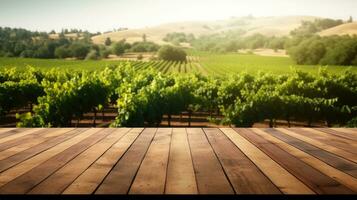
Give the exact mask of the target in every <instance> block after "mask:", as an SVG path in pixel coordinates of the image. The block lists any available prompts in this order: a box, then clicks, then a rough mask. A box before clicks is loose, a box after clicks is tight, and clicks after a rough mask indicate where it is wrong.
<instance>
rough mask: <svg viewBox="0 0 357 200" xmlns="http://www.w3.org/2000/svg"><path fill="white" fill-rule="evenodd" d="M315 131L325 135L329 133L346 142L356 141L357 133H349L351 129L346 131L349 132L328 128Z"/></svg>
mask: <svg viewBox="0 0 357 200" xmlns="http://www.w3.org/2000/svg"><path fill="white" fill-rule="evenodd" d="M316 130H319V131H323V132H325V133H329V134H332V135H335V136H338V137H342V138H344V139H347V140H352V141H355V142H356V141H357V133H356V132H353V133H350V132H349V131H353V129H348V130H349V131H341V130H346V129H337V130H335V129H330V128H316Z"/></svg>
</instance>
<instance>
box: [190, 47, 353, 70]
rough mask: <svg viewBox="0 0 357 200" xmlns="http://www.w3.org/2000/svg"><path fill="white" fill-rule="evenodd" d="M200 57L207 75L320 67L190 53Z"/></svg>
mask: <svg viewBox="0 0 357 200" xmlns="http://www.w3.org/2000/svg"><path fill="white" fill-rule="evenodd" d="M192 55H194V56H199V57H200V63H201V65H202V66H203V67H205V68H206V69H207V71H208V72H209V73H214V74H229V73H232V72H241V71H247V72H248V73H257V72H258V71H263V72H270V73H274V74H285V73H290V72H291V68H292V67H293V68H296V69H299V70H302V71H306V72H311V73H317V72H318V70H319V68H320V67H321V66H317V65H297V64H295V63H294V61H293V60H292V59H291V58H289V57H272V56H259V55H252V54H238V53H228V54H211V53H204V52H195V53H192ZM325 67H326V68H327V71H329V72H331V73H336V74H340V73H343V72H344V71H345V70H346V69H351V70H352V71H353V72H356V73H357V66H352V67H347V66H325Z"/></svg>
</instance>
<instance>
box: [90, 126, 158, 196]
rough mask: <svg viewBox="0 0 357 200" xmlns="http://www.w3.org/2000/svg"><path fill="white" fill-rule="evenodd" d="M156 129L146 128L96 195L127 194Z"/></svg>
mask: <svg viewBox="0 0 357 200" xmlns="http://www.w3.org/2000/svg"><path fill="white" fill-rule="evenodd" d="M156 130H157V129H156V128H146V129H145V130H144V131H143V132H142V133H141V135H140V136H139V137H138V138H137V139H136V140H135V142H134V143H133V144H132V146H131V147H130V148H129V149H128V151H127V152H126V153H125V154H124V156H123V157H122V158H121V159H120V160H119V162H118V163H117V164H116V165H115V166H114V168H113V169H112V170H111V171H110V173H109V174H108V175H107V176H106V178H105V179H104V181H103V183H102V184H101V185H100V186H99V187H98V189H97V190H96V191H95V193H96V194H127V193H128V191H129V188H130V185H131V183H132V181H133V180H134V177H135V175H136V173H137V171H138V169H139V166H140V164H141V162H142V160H143V158H144V156H145V154H146V151H147V150H148V148H149V145H150V143H151V141H152V139H153V137H154V135H155V133H156Z"/></svg>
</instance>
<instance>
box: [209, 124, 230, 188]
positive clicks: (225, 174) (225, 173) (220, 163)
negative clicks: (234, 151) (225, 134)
mask: <svg viewBox="0 0 357 200" xmlns="http://www.w3.org/2000/svg"><path fill="white" fill-rule="evenodd" d="M216 129H218V128H216ZM218 130H219V129H218ZM202 131H203V133H204V135H205V137H206V139H207V141H208V144H209V145H210V147H211V149H212V150H213V153H214V155H215V156H216V158H217V160H218V162H219V165H220V166H221V168H222V170H223V173H224V176H225V177H226V179H227V180H228V183H229V185H230V186H231V188H232V189H233V191H234V193H235V194H237V191H236V190H235V189H234V187H233V184H232V183H231V180H230V179H229V177H228V175H227V172H226V170H225V169H224V167H223V165H222V162H221V160H220V159H219V157H218V155H217V153H216V150H215V149H214V148H213V146H212V144H211V142H210V140H209V139H208V137H207V133H206V131H205V128H202Z"/></svg>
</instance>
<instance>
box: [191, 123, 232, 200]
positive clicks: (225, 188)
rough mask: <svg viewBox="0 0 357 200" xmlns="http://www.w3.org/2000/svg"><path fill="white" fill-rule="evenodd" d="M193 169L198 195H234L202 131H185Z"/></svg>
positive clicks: (193, 129)
mask: <svg viewBox="0 0 357 200" xmlns="http://www.w3.org/2000/svg"><path fill="white" fill-rule="evenodd" d="M187 134H188V141H189V144H190V148H191V156H192V161H193V167H194V169H195V173H196V181H197V187H198V192H199V193H200V194H234V190H233V188H232V186H231V185H230V183H229V181H228V180H227V178H226V175H225V174H224V171H223V169H222V166H221V164H220V162H219V161H218V159H217V157H216V155H215V154H214V151H213V150H212V148H211V145H210V144H209V143H208V140H207V138H206V136H205V134H204V133H203V130H202V129H198V128H189V129H187Z"/></svg>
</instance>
